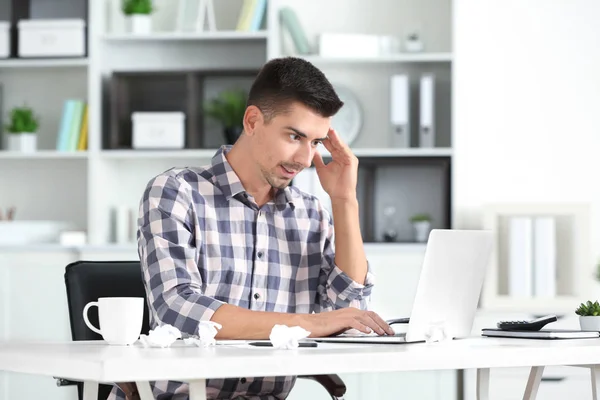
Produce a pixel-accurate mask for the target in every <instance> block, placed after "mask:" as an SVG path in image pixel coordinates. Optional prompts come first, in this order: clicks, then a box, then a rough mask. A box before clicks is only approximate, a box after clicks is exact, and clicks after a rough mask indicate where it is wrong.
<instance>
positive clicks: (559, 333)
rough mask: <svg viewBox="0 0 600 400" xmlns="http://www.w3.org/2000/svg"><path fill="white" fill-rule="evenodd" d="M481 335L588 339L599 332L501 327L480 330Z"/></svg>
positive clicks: (599, 334)
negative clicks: (522, 329) (505, 328)
mask: <svg viewBox="0 0 600 400" xmlns="http://www.w3.org/2000/svg"><path fill="white" fill-rule="evenodd" d="M481 336H488V337H508V338H521V339H589V338H598V337H600V332H598V331H582V330H579V329H540V330H539V331H507V330H502V329H495V328H488V329H482V330H481Z"/></svg>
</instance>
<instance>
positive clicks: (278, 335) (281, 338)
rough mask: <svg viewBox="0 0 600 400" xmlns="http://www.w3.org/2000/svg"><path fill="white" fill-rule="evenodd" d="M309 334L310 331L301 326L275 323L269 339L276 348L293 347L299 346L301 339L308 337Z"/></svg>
mask: <svg viewBox="0 0 600 400" xmlns="http://www.w3.org/2000/svg"><path fill="white" fill-rule="evenodd" d="M308 335H310V332H309V331H307V330H305V329H303V328H301V327H299V326H292V327H289V326H287V325H275V326H273V329H272V330H271V334H270V335H269V339H270V340H271V344H272V345H273V347H274V348H276V349H293V348H296V347H298V341H299V340H301V339H305V338H307V337H308Z"/></svg>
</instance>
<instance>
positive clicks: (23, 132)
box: [6, 106, 39, 153]
mask: <svg viewBox="0 0 600 400" xmlns="http://www.w3.org/2000/svg"><path fill="white" fill-rule="evenodd" d="M38 127H39V119H38V117H37V116H36V115H34V113H33V110H32V109H31V108H29V107H27V106H23V107H14V108H13V109H12V110H11V112H10V123H9V124H8V125H6V131H7V133H8V137H7V140H8V142H7V145H8V146H7V147H8V150H10V151H21V152H25V153H31V152H34V151H35V150H36V148H37V131H38Z"/></svg>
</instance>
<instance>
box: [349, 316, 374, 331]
mask: <svg viewBox="0 0 600 400" xmlns="http://www.w3.org/2000/svg"><path fill="white" fill-rule="evenodd" d="M349 325H350V327H351V328H354V329H356V330H358V331H361V332H362V333H367V334H369V333H372V332H373V330H372V329H371V328H369V327H368V326H367V325H366V324H364V323H363V322H362V321H360V320H359V319H357V318H352V320H351V322H350V324H349Z"/></svg>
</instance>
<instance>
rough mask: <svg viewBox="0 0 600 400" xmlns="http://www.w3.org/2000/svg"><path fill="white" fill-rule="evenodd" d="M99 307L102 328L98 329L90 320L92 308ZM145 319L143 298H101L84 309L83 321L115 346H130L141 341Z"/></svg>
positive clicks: (99, 319)
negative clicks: (89, 314)
mask: <svg viewBox="0 0 600 400" xmlns="http://www.w3.org/2000/svg"><path fill="white" fill-rule="evenodd" d="M92 306H96V307H98V321H99V322H100V328H99V329H98V328H96V327H95V326H94V325H92V323H91V322H90V320H89V318H88V312H89V309H90V307H92ZM143 318H144V298H143V297H100V298H99V299H98V301H92V302H90V303H88V304H86V305H85V307H84V308H83V320H84V321H85V324H86V325H87V326H88V328H90V329H91V330H92V331H94V332H96V333H97V334H99V335H102V338H103V339H104V340H105V341H106V342H108V344H115V345H130V344H133V343H135V341H136V340H138V339H139V337H140V334H141V332H142V320H143Z"/></svg>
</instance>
